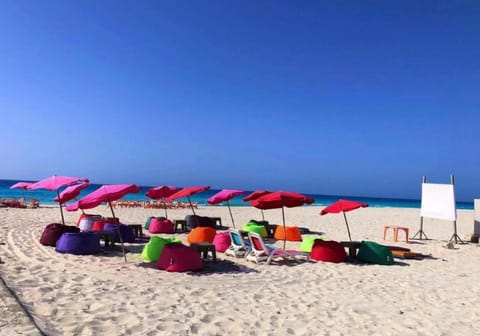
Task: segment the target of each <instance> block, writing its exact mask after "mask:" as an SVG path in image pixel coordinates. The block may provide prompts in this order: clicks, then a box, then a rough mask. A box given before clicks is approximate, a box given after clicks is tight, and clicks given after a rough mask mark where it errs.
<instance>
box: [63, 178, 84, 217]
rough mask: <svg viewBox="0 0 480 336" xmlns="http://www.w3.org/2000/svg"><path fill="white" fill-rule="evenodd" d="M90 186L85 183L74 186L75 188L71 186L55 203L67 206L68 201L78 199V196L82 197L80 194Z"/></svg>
mask: <svg viewBox="0 0 480 336" xmlns="http://www.w3.org/2000/svg"><path fill="white" fill-rule="evenodd" d="M89 185H90V183H88V182H84V183H80V184H77V185H73V186H70V187H66V188H65V189H64V190H63V191H62V192H61V193H60V195H58V196H57V197H55V199H54V201H55V202H58V203H61V204H65V203H67V202H68V201H70V200H72V199H74V198H76V197H77V196H78V195H80V192H81V191H82V190H83V189H85V188H86V187H88V186H89ZM81 210H82V213H83V209H81Z"/></svg>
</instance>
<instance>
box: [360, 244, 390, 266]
mask: <svg viewBox="0 0 480 336" xmlns="http://www.w3.org/2000/svg"><path fill="white" fill-rule="evenodd" d="M357 260H359V261H364V262H367V263H370V264H378V265H392V264H393V254H392V250H391V249H390V248H389V247H388V246H384V245H380V244H377V243H375V242H372V241H364V242H362V244H361V245H360V248H359V250H358V254H357Z"/></svg>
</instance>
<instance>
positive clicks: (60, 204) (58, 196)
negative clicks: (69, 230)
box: [57, 189, 65, 225]
mask: <svg viewBox="0 0 480 336" xmlns="http://www.w3.org/2000/svg"><path fill="white" fill-rule="evenodd" d="M57 199H58V201H59V202H58V206H59V207H60V215H61V216H62V224H63V225H65V219H64V218H63V209H62V203H60V193H59V192H58V189H57Z"/></svg>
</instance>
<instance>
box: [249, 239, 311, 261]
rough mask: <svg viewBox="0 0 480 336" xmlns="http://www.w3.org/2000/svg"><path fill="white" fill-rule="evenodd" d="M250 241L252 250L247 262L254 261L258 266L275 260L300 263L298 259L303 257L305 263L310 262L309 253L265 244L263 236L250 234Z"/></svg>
mask: <svg viewBox="0 0 480 336" xmlns="http://www.w3.org/2000/svg"><path fill="white" fill-rule="evenodd" d="M248 239H249V240H250V245H251V247H252V249H251V251H250V253H249V254H248V255H247V257H246V258H247V260H249V261H254V262H256V263H257V264H259V263H260V262H262V261H266V263H267V265H268V264H270V262H271V261H272V260H273V258H282V259H289V260H296V261H299V259H297V257H302V259H304V261H310V256H309V254H308V253H304V252H301V251H293V250H283V249H281V248H279V247H276V246H275V245H270V244H265V243H264V241H263V239H262V236H260V235H259V234H258V233H255V232H249V233H248Z"/></svg>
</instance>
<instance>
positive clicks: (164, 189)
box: [145, 186, 180, 218]
mask: <svg viewBox="0 0 480 336" xmlns="http://www.w3.org/2000/svg"><path fill="white" fill-rule="evenodd" d="M179 190H180V188H177V187H172V186H159V187H155V188H150V189H148V190H147V192H146V193H145V195H146V196H148V197H150V198H151V199H154V200H159V199H161V200H163V204H164V206H165V218H168V215H167V204H166V203H165V198H166V197H169V196H171V195H173V194H175V193H176V192H177V191H179Z"/></svg>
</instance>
